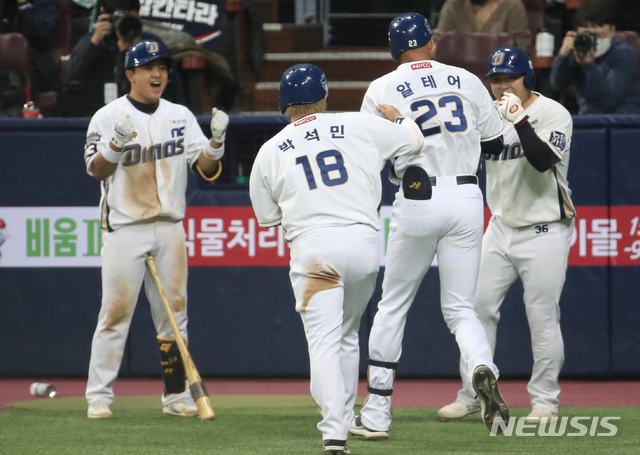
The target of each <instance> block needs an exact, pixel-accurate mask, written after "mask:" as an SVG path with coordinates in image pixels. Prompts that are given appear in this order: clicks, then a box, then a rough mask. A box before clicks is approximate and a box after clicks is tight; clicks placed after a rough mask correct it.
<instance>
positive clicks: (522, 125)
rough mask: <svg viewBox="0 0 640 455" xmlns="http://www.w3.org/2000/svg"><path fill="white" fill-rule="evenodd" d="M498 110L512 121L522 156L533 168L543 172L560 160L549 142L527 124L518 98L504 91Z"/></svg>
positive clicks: (527, 117) (526, 117)
mask: <svg viewBox="0 0 640 455" xmlns="http://www.w3.org/2000/svg"><path fill="white" fill-rule="evenodd" d="M498 112H500V115H502V116H503V117H504V118H505V119H506V120H508V121H509V122H511V123H513V126H514V128H515V129H516V132H517V133H518V137H519V138H520V143H521V144H522V149H523V150H524V156H525V158H526V159H527V161H528V162H529V164H531V166H533V167H534V169H535V170H537V171H538V172H545V171H546V170H548V169H550V168H551V167H552V166H553V165H554V164H556V163H557V162H558V161H560V158H558V155H556V153H555V152H554V151H553V150H552V149H551V147H549V144H547V143H546V142H544V141H543V140H542V139H540V137H539V136H538V135H537V134H536V132H535V131H534V130H533V128H532V127H531V125H530V124H529V116H528V115H527V114H525V112H524V108H523V107H522V102H521V101H520V98H518V97H517V96H516V95H514V94H513V93H509V92H505V93H504V95H502V98H500V102H499V104H498Z"/></svg>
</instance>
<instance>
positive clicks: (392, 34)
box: [389, 13, 432, 61]
mask: <svg viewBox="0 0 640 455" xmlns="http://www.w3.org/2000/svg"><path fill="white" fill-rule="evenodd" d="M431 35H432V33H431V26H430V25H429V21H428V20H427V18H426V17H424V16H423V15H422V14H418V13H405V14H401V15H399V16H397V17H396V18H395V19H393V20H392V21H391V24H389V51H391V55H392V56H393V59H394V60H395V61H398V60H399V59H400V54H401V53H403V52H404V51H406V50H408V49H413V48H418V47H422V46H426V45H427V43H428V42H429V41H430V40H431Z"/></svg>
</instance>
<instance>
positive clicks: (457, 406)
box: [438, 401, 480, 420]
mask: <svg viewBox="0 0 640 455" xmlns="http://www.w3.org/2000/svg"><path fill="white" fill-rule="evenodd" d="M476 412H480V405H479V404H477V405H468V404H465V403H462V402H460V401H454V402H453V403H451V404H448V405H446V406H444V407H442V408H440V409H439V410H438V417H440V418H442V419H451V420H453V419H461V418H463V417H464V416H468V415H469V414H475V413H476Z"/></svg>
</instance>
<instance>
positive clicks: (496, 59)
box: [491, 52, 504, 66]
mask: <svg viewBox="0 0 640 455" xmlns="http://www.w3.org/2000/svg"><path fill="white" fill-rule="evenodd" d="M502 62H504V52H497V53H496V54H495V55H494V56H493V58H492V59H491V65H492V66H499V65H502Z"/></svg>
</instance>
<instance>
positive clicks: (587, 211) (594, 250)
mask: <svg viewBox="0 0 640 455" xmlns="http://www.w3.org/2000/svg"><path fill="white" fill-rule="evenodd" d="M485 210H486V211H485V224H487V223H488V222H489V218H490V217H491V213H490V212H489V209H488V208H485ZM576 210H577V212H578V216H577V218H576V223H575V230H574V233H573V238H572V246H571V252H570V254H569V265H570V266H607V265H612V266H634V265H640V206H613V207H607V206H580V207H577V208H576ZM382 213H383V214H384V213H387V212H386V211H384V210H383V211H382ZM386 224H387V223H386V220H385V219H382V220H381V226H386ZM184 228H185V232H186V241H187V253H188V255H189V265H190V266H200V267H216V266H284V267H286V266H288V265H289V244H288V243H287V242H286V241H285V239H284V230H283V229H282V227H281V226H277V227H272V228H262V227H260V226H259V225H258V222H257V221H256V219H255V215H254V213H253V209H252V208H251V207H188V208H187V214H186V217H185V219H184ZM385 231H386V229H385V230H383V231H382V232H385ZM381 239H382V238H381Z"/></svg>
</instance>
